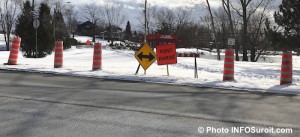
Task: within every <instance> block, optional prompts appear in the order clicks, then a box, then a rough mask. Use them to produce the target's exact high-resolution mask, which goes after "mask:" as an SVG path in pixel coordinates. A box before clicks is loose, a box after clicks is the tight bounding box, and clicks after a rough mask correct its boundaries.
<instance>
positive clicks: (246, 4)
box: [231, 0, 264, 61]
mask: <svg viewBox="0 0 300 137" xmlns="http://www.w3.org/2000/svg"><path fill="white" fill-rule="evenodd" d="M263 1H264V0H256V1H255V0H238V1H237V2H235V3H234V4H233V3H231V7H232V8H233V9H234V10H235V11H236V13H237V14H238V15H239V16H240V17H241V18H242V22H243V24H242V42H241V43H242V47H243V61H248V39H247V35H248V23H249V19H250V18H251V16H252V15H253V14H254V13H255V12H256V10H257V9H258V8H259V7H260V6H261V4H262V3H263Z"/></svg>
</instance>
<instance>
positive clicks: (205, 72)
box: [0, 41, 300, 94]
mask: <svg viewBox="0 0 300 137" xmlns="http://www.w3.org/2000/svg"><path fill="white" fill-rule="evenodd" d="M102 42H103V45H107V42H104V41H102ZM181 50H182V51H184V49H181ZM8 56H9V52H7V51H1V52H0V69H9V70H21V71H31V72H42V73H56V74H63V75H75V76H86V77H97V78H109V79H121V80H133V81H143V82H153V83H166V84H175V85H189V86H198V87H214V88H225V89H238V90H246V91H261V92H275V93H288V94H300V57H298V56H294V58H293V59H294V77H293V81H294V82H293V84H291V85H283V86H280V85H279V82H280V67H281V63H280V62H276V63H251V62H235V81H229V82H223V81H222V77H223V64H224V62H223V61H217V60H213V59H204V58H198V59H197V63H198V74H199V78H198V79H195V78H194V59H193V58H181V57H178V61H177V62H178V63H177V64H175V65H169V69H170V76H167V70H166V66H158V65H157V63H156V62H155V63H154V64H153V65H152V66H151V67H150V68H149V69H148V70H147V74H146V75H144V71H143V70H142V68H141V70H140V71H139V74H138V75H134V74H135V71H136V69H137V66H138V62H137V60H136V59H135V57H134V52H133V51H124V50H112V49H109V48H105V49H103V67H102V70H100V71H91V69H92V62H93V60H92V58H93V49H92V48H80V49H79V48H76V47H72V48H71V49H68V50H66V51H65V52H64V67H63V68H59V69H54V68H53V64H54V62H53V60H54V55H53V54H52V55H49V56H47V57H46V58H42V59H30V58H24V57H22V55H21V53H20V55H19V60H18V65H13V66H10V65H3V63H6V62H7V60H8ZM276 57H277V58H280V56H276Z"/></svg>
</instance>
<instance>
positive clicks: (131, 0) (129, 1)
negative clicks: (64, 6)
mask: <svg viewBox="0 0 300 137" xmlns="http://www.w3.org/2000/svg"><path fill="white" fill-rule="evenodd" d="M50 1H55V0H50ZM58 1H62V0H58ZM63 1H64V2H71V4H72V5H74V6H75V8H76V9H77V11H78V12H79V14H80V10H79V9H80V8H79V7H80V6H83V5H85V4H89V3H96V4H100V5H104V3H119V4H121V5H123V6H124V11H125V12H126V14H127V15H128V18H127V19H126V22H127V20H129V21H130V22H131V24H132V25H133V26H136V25H137V16H138V15H139V13H140V12H141V11H142V10H143V9H141V7H143V5H144V2H145V0H63ZM254 1H258V0H254ZM281 1H282V0H272V2H271V3H272V4H273V5H275V7H278V5H279V4H280V3H281ZM147 2H148V4H150V5H155V6H158V7H169V8H176V7H183V6H184V7H186V6H187V7H190V8H192V9H193V10H194V11H195V12H193V13H194V14H195V15H197V16H198V17H195V18H199V14H202V15H203V14H208V13H207V9H206V8H205V7H204V5H206V2H205V0H147ZM209 2H210V4H211V6H212V7H213V8H217V7H220V6H221V0H209ZM195 5H197V6H196V8H195ZM124 27H125V23H124V25H123V26H121V28H124Z"/></svg>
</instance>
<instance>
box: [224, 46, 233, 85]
mask: <svg viewBox="0 0 300 137" xmlns="http://www.w3.org/2000/svg"><path fill="white" fill-rule="evenodd" d="M226 80H234V50H233V49H232V48H227V49H226V51H225V59H224V71H223V81H226Z"/></svg>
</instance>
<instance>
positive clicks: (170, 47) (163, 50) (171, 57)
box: [156, 44, 177, 65]
mask: <svg viewBox="0 0 300 137" xmlns="http://www.w3.org/2000/svg"><path fill="white" fill-rule="evenodd" d="M156 58H157V64H158V65H167V64H176V63H177V55H176V45H175V44H166V45H157V46H156Z"/></svg>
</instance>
